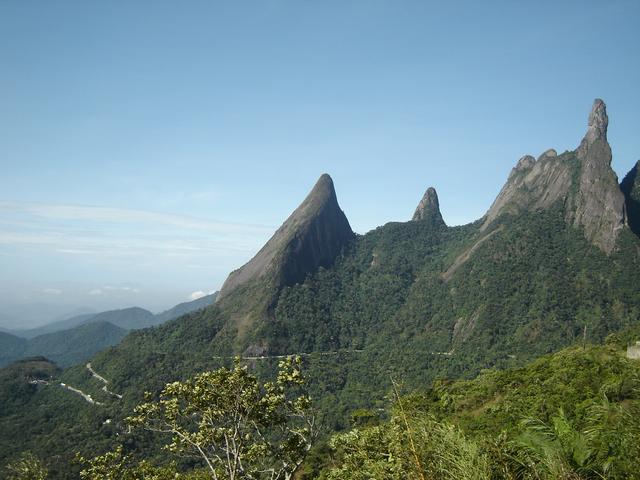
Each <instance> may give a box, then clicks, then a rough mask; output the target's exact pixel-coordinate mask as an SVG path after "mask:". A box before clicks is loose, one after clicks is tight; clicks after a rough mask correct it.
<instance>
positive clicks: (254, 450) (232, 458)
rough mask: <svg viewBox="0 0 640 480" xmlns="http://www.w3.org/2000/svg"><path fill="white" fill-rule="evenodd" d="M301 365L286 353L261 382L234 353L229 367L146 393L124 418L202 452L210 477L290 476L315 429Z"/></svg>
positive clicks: (173, 447) (185, 449)
mask: <svg viewBox="0 0 640 480" xmlns="http://www.w3.org/2000/svg"><path fill="white" fill-rule="evenodd" d="M301 367H302V361H301V359H300V357H289V358H287V359H286V360H283V361H281V362H280V363H279V371H278V375H277V379H276V381H275V382H267V383H264V384H262V383H261V382H259V381H258V379H257V378H256V376H255V375H253V374H252V373H250V372H249V370H248V369H247V367H246V366H241V365H240V359H239V358H238V359H236V361H235V365H234V367H233V368H231V369H227V368H220V369H219V370H215V371H211V372H204V373H201V374H199V375H196V376H195V377H193V378H191V379H188V380H186V381H184V382H174V383H170V384H167V385H166V387H165V388H164V389H163V390H162V392H161V393H160V396H159V398H158V399H157V400H152V399H151V396H150V395H149V394H147V398H148V401H147V402H146V403H143V404H142V405H139V406H138V407H136V408H135V410H134V415H133V416H131V417H129V418H128V419H127V420H128V422H129V423H130V424H131V425H132V426H137V427H142V428H144V429H147V430H150V431H155V432H161V433H166V434H169V435H171V442H170V443H169V444H168V445H167V446H166V448H168V449H169V450H170V451H171V452H173V453H175V454H178V455H181V456H191V457H195V458H199V459H201V460H202V461H203V462H204V463H205V465H206V468H207V470H208V472H209V474H210V477H211V478H213V479H214V480H219V479H220V480H222V479H225V480H240V479H243V480H245V479H246V480H257V479H269V480H282V479H284V480H287V479H290V478H291V477H292V475H293V474H294V472H296V470H297V469H298V468H299V467H300V465H301V463H302V461H303V459H304V457H305V455H306V454H307V452H308V451H309V450H310V448H311V446H312V444H313V442H314V440H315V438H316V436H317V429H316V422H315V416H314V415H313V411H312V407H311V398H310V397H309V395H308V394H307V392H306V380H305V378H304V376H303V375H302V372H301Z"/></svg>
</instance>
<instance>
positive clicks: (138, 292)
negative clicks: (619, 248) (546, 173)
mask: <svg viewBox="0 0 640 480" xmlns="http://www.w3.org/2000/svg"><path fill="white" fill-rule="evenodd" d="M639 18H640V4H639V3H638V2H636V1H613V2H607V3H600V2H580V1H567V2H562V5H557V2H550V1H542V2H535V4H531V5H522V4H515V3H514V2H507V1H504V2H492V3H491V4H488V3H487V2H482V3H479V2H471V1H468V2H457V3H456V5H450V4H447V3H444V2H443V3H436V2H421V1H408V2H402V3H399V2H391V1H360V2H349V3H348V4H345V2H337V1H329V2H322V3H311V2H305V3H302V2H291V1H267V2H255V3H249V2H247V3H245V2H228V3H222V2H220V3H215V4H214V3H211V2H204V1H202V2H200V1H193V2H187V3H181V4H176V3H173V2H127V3H119V4H117V5H116V4H115V3H110V4H97V3H93V4H87V3H86V2H81V1H61V2H55V4H53V3H39V4H37V6H35V4H33V3H29V2H18V1H8V2H2V4H0V61H1V62H2V63H1V64H2V71H1V74H0V103H1V104H2V106H3V110H2V112H3V113H2V115H0V147H1V151H2V155H1V156H0V162H2V164H1V167H2V172H3V173H2V175H1V176H0V292H1V293H0V326H7V323H3V318H4V319H6V321H7V322H13V323H12V324H14V323H15V322H16V321H17V320H16V319H17V318H18V317H17V316H16V315H18V316H19V315H23V317H22V320H21V321H23V322H25V323H24V325H25V326H26V323H38V320H36V319H37V318H41V319H42V321H44V319H47V318H49V319H52V318H53V317H55V316H58V315H60V314H63V313H65V312H69V311H72V310H74V309H77V308H79V307H88V308H91V309H94V310H104V309H110V308H121V307H126V306H132V305H138V306H141V307H144V308H148V309H151V310H153V311H160V310H163V309H165V308H168V307H170V306H172V305H174V304H177V303H179V302H182V301H186V300H188V299H189V298H193V297H195V296H198V295H199V294H204V293H207V292H210V291H214V290H217V289H218V288H219V287H220V286H221V284H222V282H223V281H224V279H225V278H226V276H227V274H228V273H229V272H230V271H231V270H233V269H235V268H237V267H239V266H241V265H242V264H243V263H244V262H246V261H247V260H248V259H249V258H251V257H252V256H253V254H254V253H255V252H256V251H257V250H258V249H259V248H260V246H261V245H262V244H263V243H264V242H265V241H266V240H267V239H268V238H269V237H270V235H271V234H272V233H273V231H274V230H275V229H276V228H277V227H278V226H279V225H280V224H281V223H282V221H283V220H284V219H285V218H286V217H287V216H288V215H289V213H291V211H292V210H293V209H294V208H295V207H296V206H297V205H298V204H299V203H300V202H301V201H302V199H303V198H304V196H305V195H306V194H307V192H308V191H309V189H310V188H311V187H312V186H313V184H314V183H315V181H316V180H317V178H318V176H319V175H320V174H321V173H323V172H327V173H329V174H331V176H332V177H333V180H334V182H335V185H336V190H337V195H338V200H339V202H340V205H341V207H342V209H343V210H344V212H345V213H346V215H347V217H348V219H349V221H350V223H351V225H352V227H353V228H354V230H356V231H357V232H359V233H364V232H366V231H368V230H370V229H372V228H375V227H376V226H378V225H381V224H384V223H386V222H388V221H404V220H408V219H409V218H410V217H411V214H412V213H413V210H414V208H415V206H416V205H417V203H418V201H419V200H420V198H421V196H422V194H423V193H424V191H425V190H426V188H427V187H429V186H434V187H435V188H436V189H437V191H438V195H439V198H440V204H441V209H442V212H443V216H444V219H445V221H446V222H447V223H448V224H449V225H455V224H463V223H467V222H470V221H473V220H475V219H477V218H479V217H481V216H482V215H483V214H484V213H485V212H486V210H487V209H488V207H489V206H490V205H491V202H492V201H493V199H494V198H495V196H496V194H497V193H498V191H499V189H500V188H501V186H502V185H503V183H504V181H505V180H506V178H507V175H508V173H509V171H510V169H511V168H512V167H513V165H514V164H515V163H516V161H517V160H518V158H520V157H521V156H522V155H524V154H532V155H534V156H538V155H539V154H540V153H542V152H543V151H545V150H546V149H548V148H555V149H556V150H558V151H559V152H562V151H564V150H568V149H573V148H575V147H576V146H577V144H578V143H579V141H580V139H581V138H582V136H583V134H584V131H585V129H586V117H587V114H588V112H589V109H590V107H591V102H592V101H593V99H594V98H596V97H600V98H603V99H604V100H605V102H606V103H607V107H608V113H609V118H610V126H609V141H610V143H611V146H612V149H613V167H614V170H615V171H616V172H617V174H618V176H619V177H620V178H622V176H623V175H624V174H625V173H626V172H627V171H628V170H629V168H631V166H632V165H633V163H634V162H635V161H636V160H637V159H638V158H640V137H639V136H638V134H637V132H638V116H639V115H640V94H639V88H638V85H640V56H638V55H637V46H638V45H640V30H638V28H637V22H638V19H639ZM26 312H31V313H26ZM34 312H37V313H34ZM28 319H30V320H29V321H28V322H27V320H28ZM14 326H20V325H14Z"/></svg>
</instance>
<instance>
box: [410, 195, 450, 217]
mask: <svg viewBox="0 0 640 480" xmlns="http://www.w3.org/2000/svg"><path fill="white" fill-rule="evenodd" d="M411 220H412V221H414V222H427V223H430V224H431V225H433V226H434V227H440V226H442V227H444V226H446V224H445V223H444V220H443V219H442V214H441V213H440V202H439V201H438V193H437V192H436V189H435V188H433V187H429V188H428V189H427V191H426V192H425V193H424V196H423V197H422V200H420V203H419V204H418V207H417V208H416V211H415V213H414V214H413V218H412V219H411Z"/></svg>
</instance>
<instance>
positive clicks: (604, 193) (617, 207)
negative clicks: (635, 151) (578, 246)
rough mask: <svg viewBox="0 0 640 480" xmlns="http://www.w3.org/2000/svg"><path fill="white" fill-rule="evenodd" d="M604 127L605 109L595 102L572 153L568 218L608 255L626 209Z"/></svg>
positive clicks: (607, 118) (605, 124) (606, 122)
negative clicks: (576, 164) (574, 175)
mask: <svg viewBox="0 0 640 480" xmlns="http://www.w3.org/2000/svg"><path fill="white" fill-rule="evenodd" d="M608 125H609V117H608V116H607V107H606V105H605V103H604V102H603V101H602V100H600V99H599V98H596V99H595V101H594V102H593V107H592V109H591V113H590V114H589V128H588V129H587V133H586V135H585V136H584V138H583V139H582V142H581V143H580V146H579V147H578V149H577V151H576V156H577V157H578V159H579V160H580V163H581V172H580V180H579V182H580V183H579V187H578V188H579V189H578V193H577V195H576V198H575V203H574V204H573V205H574V208H573V212H570V213H569V215H568V218H569V219H571V220H573V224H574V225H576V226H581V227H583V228H584V232H585V235H586V237H587V238H588V239H589V240H591V241H592V242H593V243H595V244H596V245H597V246H598V247H600V248H601V249H602V250H604V251H605V252H607V253H610V252H611V251H612V250H613V248H614V247H615V243H616V240H617V238H618V234H619V232H620V231H621V230H622V228H623V227H624V226H625V224H626V208H625V199H624V195H623V194H622V192H621V191H620V187H619V185H618V177H617V176H616V174H615V172H614V171H613V170H612V169H611V147H610V146H609V142H608V141H607V127H608Z"/></svg>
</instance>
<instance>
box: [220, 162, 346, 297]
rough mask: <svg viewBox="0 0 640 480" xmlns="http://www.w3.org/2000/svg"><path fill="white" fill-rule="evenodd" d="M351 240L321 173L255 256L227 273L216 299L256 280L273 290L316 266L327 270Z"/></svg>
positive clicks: (332, 191)
mask: <svg viewBox="0 0 640 480" xmlns="http://www.w3.org/2000/svg"><path fill="white" fill-rule="evenodd" d="M353 237H354V233H353V231H352V230H351V226H350V225H349V221H348V220H347V217H346V216H345V215H344V213H343V211H342V210H341V209H340V206H339V205H338V200H337V198H336V192H335V189H334V187H333V181H332V180H331V177H330V176H329V175H327V174H323V175H322V176H321V177H320V179H319V180H318V181H317V183H316V184H315V186H314V187H313V189H312V190H311V192H310V193H309V195H307V198H305V200H304V201H303V202H302V204H300V206H299V207H298V208H296V210H295V211H294V212H293V213H292V214H291V215H290V216H289V218H287V220H286V221H285V222H284V223H283V224H282V226H281V227H280V228H279V229H278V230H277V231H276V232H275V233H274V234H273V236H272V237H271V239H269V241H268V242H267V243H266V244H265V245H264V247H262V249H260V251H259V252H258V253H257V254H256V255H255V257H253V258H252V259H251V260H250V261H249V262H248V263H246V264H245V265H243V266H242V267H240V268H239V269H238V270H235V271H233V272H231V274H230V275H229V277H228V278H227V280H226V281H225V282H224V285H223V286H222V289H221V291H220V294H219V296H218V299H222V298H224V297H226V296H228V295H229V294H230V293H231V292H232V291H233V290H235V289H236V288H237V287H239V286H241V285H245V284H248V283H249V282H251V281H253V280H257V279H266V280H268V281H270V282H273V285H272V286H273V287H275V288H276V289H277V288H280V287H282V286H286V285H293V284H294V283H297V282H301V281H303V280H304V279H305V277H306V276H307V275H308V274H310V273H313V272H315V271H316V270H317V269H318V268H319V267H325V268H327V267H330V266H331V265H332V264H333V262H334V261H335V259H336V257H337V256H338V255H339V254H340V252H341V251H342V249H343V248H344V247H345V245H347V244H348V243H349V242H350V241H351V240H352V239H353Z"/></svg>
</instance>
